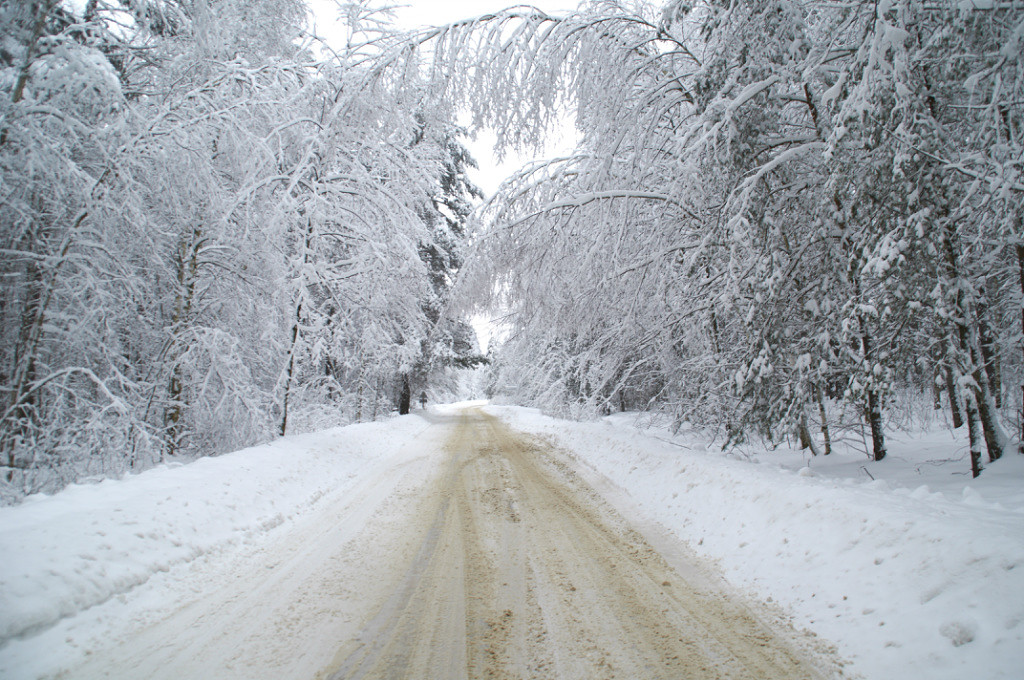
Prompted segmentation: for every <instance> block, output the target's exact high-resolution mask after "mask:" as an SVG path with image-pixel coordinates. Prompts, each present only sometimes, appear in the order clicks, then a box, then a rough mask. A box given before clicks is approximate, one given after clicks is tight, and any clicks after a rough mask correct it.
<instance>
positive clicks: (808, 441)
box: [797, 407, 818, 456]
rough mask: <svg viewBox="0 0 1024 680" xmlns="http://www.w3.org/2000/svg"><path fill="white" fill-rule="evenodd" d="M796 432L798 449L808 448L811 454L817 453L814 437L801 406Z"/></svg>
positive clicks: (815, 454) (805, 412)
mask: <svg viewBox="0 0 1024 680" xmlns="http://www.w3.org/2000/svg"><path fill="white" fill-rule="evenodd" d="M797 434H798V435H799V436H800V450H801V451H803V450H804V449H810V450H811V455H812V456H817V455H818V447H817V446H815V445H814V437H812V436H811V431H810V429H809V428H808V426H807V411H806V410H804V409H803V407H801V409H800V424H799V425H798V426H797Z"/></svg>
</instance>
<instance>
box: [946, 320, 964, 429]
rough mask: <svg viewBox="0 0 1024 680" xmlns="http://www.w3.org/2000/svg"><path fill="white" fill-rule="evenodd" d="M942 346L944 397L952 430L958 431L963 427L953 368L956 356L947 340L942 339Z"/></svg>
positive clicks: (962, 416)
mask: <svg viewBox="0 0 1024 680" xmlns="http://www.w3.org/2000/svg"><path fill="white" fill-rule="evenodd" d="M942 346H943V348H944V353H945V355H946V366H945V369H946V397H947V398H948V399H949V412H950V415H952V416H953V429H959V428H961V427H963V424H964V415H963V410H962V409H961V408H960V391H959V389H958V387H957V384H958V382H957V376H956V372H955V371H956V369H955V368H954V367H955V366H956V354H955V353H954V352H953V351H951V350H950V347H949V339H948V338H944V339H943V341H942Z"/></svg>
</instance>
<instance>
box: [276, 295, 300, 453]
mask: <svg viewBox="0 0 1024 680" xmlns="http://www.w3.org/2000/svg"><path fill="white" fill-rule="evenodd" d="M301 316H302V304H299V306H298V307H297V308H296V311H295V323H294V325H292V343H291V347H290V348H289V350H288V368H286V369H285V374H284V375H285V377H284V396H283V398H282V399H281V427H280V429H279V432H280V434H281V436H282V437H283V436H285V434H287V432H288V398H289V397H290V396H291V391H292V378H293V375H294V374H295V345H296V344H298V341H299V319H300V318H301Z"/></svg>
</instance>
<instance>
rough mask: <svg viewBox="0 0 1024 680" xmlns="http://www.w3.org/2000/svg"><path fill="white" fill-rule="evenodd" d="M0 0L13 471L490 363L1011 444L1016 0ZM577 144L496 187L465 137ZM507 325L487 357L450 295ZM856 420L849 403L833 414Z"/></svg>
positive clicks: (880, 434) (680, 420)
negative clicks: (419, 1)
mask: <svg viewBox="0 0 1024 680" xmlns="http://www.w3.org/2000/svg"><path fill="white" fill-rule="evenodd" d="M338 10H339V13H340V15H341V16H342V19H343V21H344V25H345V26H346V35H347V39H346V40H345V41H344V44H338V43H337V41H335V42H332V43H331V44H327V43H326V42H325V41H323V40H321V39H319V38H318V37H317V36H316V35H315V34H314V33H313V32H312V31H311V29H310V17H309V10H308V9H307V8H306V7H305V5H304V4H303V3H302V1H301V0H87V1H84V2H67V1H64V0H2V1H0V36H2V38H0V40H2V43H0V69H2V75H0V205H2V209H0V249H2V256H0V275H2V277H3V286H2V288H0V319H2V321H0V334H2V337H0V457H2V460H0V465H2V466H3V468H4V474H3V475H2V476H0V477H2V479H0V500H2V501H3V502H14V501H17V500H18V499H20V498H22V497H24V496H25V495H26V494H29V493H34V492H38V491H53V490H56V489H59V488H61V487H63V486H65V485H67V484H69V483H73V482H75V481H80V480H83V479H86V478H95V477H104V476H114V475H120V474H124V473H126V472H135V471H140V470H143V469H146V468H149V467H152V466H154V465H156V464H159V463H164V462H169V461H173V460H188V459H191V458H195V457H197V456H201V455H215V454H218V453H223V452H227V451H232V450H235V449H238V448H240V447H243V446H246V445H248V444H252V443H256V442H260V441H266V440H268V439H270V438H273V437H276V436H281V435H285V434H289V433H294V432H303V431H310V430H316V429H322V428H325V427H329V426H332V425H338V424H344V423H348V422H354V421H363V420H372V419H378V418H382V417H385V416H388V415H390V414H391V413H392V411H393V410H397V411H398V412H403V413H404V412H407V411H408V410H409V404H410V399H411V398H412V397H413V396H414V395H417V394H419V393H420V391H422V390H425V389H428V387H429V388H430V389H431V390H433V392H432V393H433V394H436V395H443V394H449V393H452V394H453V393H454V389H455V383H456V380H457V375H458V372H459V370H461V369H467V368H473V367H478V370H479V371H480V373H481V374H482V375H481V376H480V377H481V378H482V379H483V381H484V382H485V383H486V389H487V392H488V396H491V397H494V398H496V399H505V400H507V401H511V402H514V403H518V404H522V405H532V406H539V407H542V408H544V409H545V410H548V411H551V412H555V413H560V414H568V415H571V416H573V417H578V418H583V417H587V416H590V415H594V414H598V413H602V412H604V413H607V412H610V411H612V410H651V411H657V412H660V413H663V414H665V415H666V416H667V417H668V418H670V420H671V422H672V423H674V424H675V426H676V427H682V426H684V425H687V424H688V425H692V426H694V427H700V428H707V429H710V430H714V431H716V432H720V433H721V434H722V435H723V436H722V437H721V439H720V441H721V442H723V444H724V445H725V446H731V445H736V444H740V443H742V442H744V441H747V440H751V439H757V440H764V441H767V442H769V443H770V442H777V441H780V440H781V439H783V438H786V437H795V438H797V439H798V440H799V441H800V442H801V443H802V445H803V446H805V447H807V448H809V449H811V450H812V451H813V452H814V453H816V454H817V453H821V454H828V453H829V449H830V445H831V442H832V440H833V439H835V438H838V437H847V436H851V434H850V433H852V432H857V433H863V437H864V441H865V454H866V456H867V457H869V458H871V459H874V460H881V459H883V458H884V457H885V455H886V445H885V436H886V432H887V431H891V430H892V429H894V428H907V427H911V426H912V421H913V419H914V417H915V415H914V414H916V413H919V412H920V411H921V410H925V411H928V412H931V411H935V412H938V413H940V414H941V417H942V418H944V419H947V420H948V422H949V424H950V426H952V427H955V428H965V429H966V430H967V431H968V432H969V442H970V446H969V448H970V466H971V471H972V473H973V474H974V475H975V476H977V475H978V474H981V472H982V470H983V468H984V466H985V464H986V462H987V461H992V460H995V459H997V458H999V457H1000V456H1001V455H1004V453H1011V452H1013V451H1015V450H1020V451H1021V452H1022V453H1024V449H1022V448H1021V447H1022V444H1021V441H1022V438H1021V428H1022V426H1024V416H1022V409H1024V226H1022V224H1021V219H1022V208H1024V63H1022V61H1024V60H1022V55H1024V5H1022V4H1021V3H1020V2H1018V1H1017V0H878V1H875V0H872V1H871V2H866V1H864V0H842V1H840V0H802V1H797V0H694V1H688V0H671V1H670V2H667V3H648V2H626V1H625V0H601V1H592V2H584V3H582V4H581V5H580V6H579V8H578V9H577V10H576V11H574V12H570V13H566V14H562V15H557V16H555V15H549V14H547V13H545V12H543V11H541V10H539V9H536V8H532V7H529V6H518V7H512V8H510V9H508V10H504V11H501V12H496V13H490V14H485V15H482V16H477V17H472V18H467V19H466V20H464V21H460V22H456V23H453V24H449V25H446V26H440V27H435V28H430V29H422V30H414V31H409V30H404V29H400V28H398V27H396V26H394V25H393V24H392V23H390V22H389V21H388V12H387V11H386V9H384V10H382V9H380V8H379V7H378V6H377V5H376V4H375V3H372V2H369V1H367V0H362V1H359V2H351V3H339V5H338ZM566 120H569V121H570V122H571V124H572V125H573V126H574V128H575V133H576V135H577V138H578V140H579V142H578V144H577V146H576V148H575V149H574V150H573V151H572V152H571V153H570V154H567V155H565V156H563V157H559V158H554V159H547V160H543V161H537V162H535V163H532V164H530V165H528V166H526V167H524V168H522V169H521V170H520V171H519V172H517V173H516V174H515V175H513V176H512V177H510V178H509V179H508V180H507V181H506V183H505V184H504V185H503V186H502V188H501V190H500V191H499V192H498V193H497V195H495V196H494V197H492V198H491V199H490V200H489V201H487V202H486V203H483V202H482V200H481V199H482V196H481V193H480V191H479V190H478V189H477V188H476V187H475V186H474V185H473V183H472V181H471V180H470V179H469V177H468V175H467V170H468V169H469V168H471V167H472V166H473V164H474V160H473V159H472V158H471V156H470V154H469V153H468V151H467V149H466V146H465V141H466V140H467V139H468V138H469V136H470V135H472V134H474V132H476V131H478V130H484V129H489V130H493V131H494V132H495V134H496V135H497V140H498V141H497V147H496V149H495V151H496V153H497V154H499V155H500V154H502V153H505V152H508V151H511V150H524V151H529V150H539V149H542V148H543V146H544V142H545V139H546V138H547V137H548V136H549V135H551V134H553V133H554V132H555V131H556V130H557V129H558V127H559V126H561V125H564V121H566ZM485 310H499V311H498V312H494V313H500V314H501V315H502V317H503V318H504V319H505V325H506V330H507V338H506V339H505V340H504V342H502V343H501V344H500V346H496V347H492V348H491V349H490V350H489V352H488V357H482V356H480V355H479V350H478V348H477V346H476V340H475V337H474V336H473V331H472V329H471V327H470V326H469V324H468V322H467V318H468V315H469V314H471V313H474V312H476V313H480V312H483V311H485ZM857 436H861V435H860V434H858V435H857Z"/></svg>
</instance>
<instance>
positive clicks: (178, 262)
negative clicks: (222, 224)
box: [164, 227, 202, 456]
mask: <svg viewBox="0 0 1024 680" xmlns="http://www.w3.org/2000/svg"><path fill="white" fill-rule="evenodd" d="M201 247H202V228H201V227H195V228H193V229H192V232H191V234H189V236H188V238H187V239H182V241H181V243H179V244H178V252H177V253H176V254H175V257H174V265H175V269H176V270H177V272H176V273H177V278H178V291H177V293H176V294H175V296H174V311H173V312H172V314H171V339H170V347H171V349H170V353H171V361H172V365H171V376H170V378H169V379H168V381H167V406H166V408H164V437H165V445H164V451H165V452H166V455H168V456H173V455H175V454H177V453H178V452H179V451H180V450H181V443H182V439H183V437H184V432H182V425H183V423H182V416H183V415H184V413H185V409H186V407H187V404H186V403H185V399H186V397H185V383H184V378H183V377H182V371H181V363H180V361H179V358H180V356H181V353H182V346H183V344H184V343H185V339H184V338H185V336H186V334H187V331H188V329H189V327H190V326H191V325H192V309H193V307H194V304H195V290H196V274H197V273H198V271H199V250H200V248H201Z"/></svg>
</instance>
